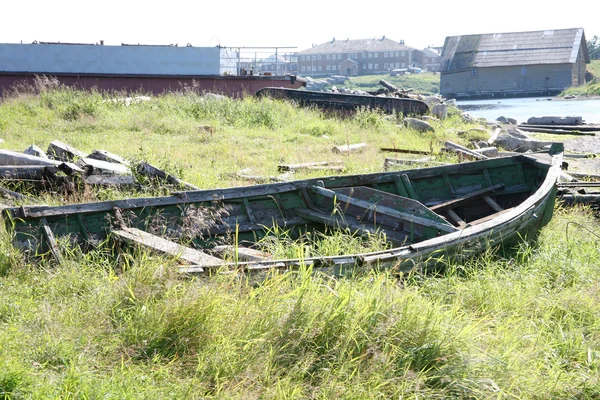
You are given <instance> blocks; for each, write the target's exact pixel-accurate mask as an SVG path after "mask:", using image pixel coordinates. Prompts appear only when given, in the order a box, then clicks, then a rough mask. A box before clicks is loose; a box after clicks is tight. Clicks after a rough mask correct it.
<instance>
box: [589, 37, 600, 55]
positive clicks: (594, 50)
mask: <svg viewBox="0 0 600 400" xmlns="http://www.w3.org/2000/svg"><path fill="white" fill-rule="evenodd" d="M587 48H588V53H589V54H590V60H600V39H599V38H598V36H594V37H593V38H591V39H590V40H588V42H587Z"/></svg>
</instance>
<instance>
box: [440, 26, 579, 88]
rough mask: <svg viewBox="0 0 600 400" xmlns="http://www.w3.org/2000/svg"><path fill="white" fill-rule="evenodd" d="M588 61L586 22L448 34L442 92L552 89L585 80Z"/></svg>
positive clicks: (575, 84) (442, 61)
mask: <svg viewBox="0 0 600 400" xmlns="http://www.w3.org/2000/svg"><path fill="white" fill-rule="evenodd" d="M589 62H590V57H589V54H588V50H587V45H586V40H585V34H584V31H583V29H582V28H573V29H560V30H547V31H535V32H511V33H490V34H481V35H466V36H449V37H447V38H446V40H445V42H444V49H443V51H442V59H441V70H440V71H441V77H440V93H441V94H442V95H443V96H445V97H454V98H460V97H463V98H484V97H488V98H489V97H499V96H506V97H515V96H536V95H553V94H557V93H560V92H561V91H562V90H564V89H566V88H568V87H570V86H578V85H581V84H583V83H585V70H586V63H589Z"/></svg>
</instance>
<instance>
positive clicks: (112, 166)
mask: <svg viewBox="0 0 600 400" xmlns="http://www.w3.org/2000/svg"><path fill="white" fill-rule="evenodd" d="M76 164H77V165H78V166H80V167H81V168H82V169H83V170H85V172H86V175H125V174H129V173H131V171H130V169H129V167H128V166H126V165H123V164H118V163H113V162H108V161H102V160H97V159H93V158H87V157H86V158H80V159H79V160H78V161H77V163H76Z"/></svg>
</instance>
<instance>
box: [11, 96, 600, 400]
mask: <svg viewBox="0 0 600 400" xmlns="http://www.w3.org/2000/svg"><path fill="white" fill-rule="evenodd" d="M44 87H45V88H46V89H44V90H45V91H42V92H39V91H38V92H36V93H33V92H32V93H28V94H24V93H21V94H19V95H15V96H13V97H10V98H6V99H4V100H3V101H2V103H1V104H0V124H1V126H0V129H1V132H0V137H2V139H4V140H5V143H4V144H3V146H4V147H5V148H7V149H12V150H22V149H24V148H25V147H27V146H28V145H30V144H36V145H38V146H40V147H42V148H45V147H46V146H47V145H48V143H49V142H50V141H51V140H53V139H59V140H61V141H63V142H66V143H69V144H72V145H74V146H76V147H78V148H80V149H81V150H84V151H91V150H93V149H97V148H103V149H106V150H108V151H111V152H114V153H117V154H120V155H122V156H126V157H128V158H131V159H140V158H143V159H146V160H148V161H150V162H153V163H156V164H157V165H163V166H166V167H168V168H172V170H173V171H174V172H177V173H179V174H181V175H183V176H182V177H183V178H185V179H186V180H187V181H189V182H191V183H193V184H195V185H198V186H200V187H204V188H212V187H224V186H232V185H240V184H248V182H245V181H240V180H239V179H238V178H235V177H234V176H233V175H231V173H233V172H236V171H237V170H239V169H241V168H251V169H252V170H253V171H254V172H255V173H256V174H264V175H274V174H276V168H277V165H278V164H279V163H280V162H294V163H295V162H308V161H341V162H343V164H344V165H346V166H347V168H348V170H347V172H346V173H363V172H372V171H379V170H381V167H382V164H383V159H384V157H385V156H386V155H385V154H382V153H379V151H378V148H379V147H393V146H394V145H395V146H397V147H404V148H413V149H420V150H429V149H430V146H432V147H433V149H434V150H435V151H437V150H438V149H439V148H440V146H441V145H442V143H443V141H444V140H448V139H450V140H453V141H456V142H461V140H462V139H461V138H459V137H458V136H457V134H456V133H455V132H457V131H459V130H466V129H467V128H469V127H471V126H470V125H465V124H464V123H463V122H462V121H461V120H460V119H459V118H458V117H452V118H451V119H449V120H446V121H444V122H438V123H435V125H436V128H437V129H436V132H435V133H433V134H432V133H427V134H423V133H417V132H415V131H412V130H408V129H406V128H402V127H398V126H397V123H398V121H397V120H395V119H392V120H390V119H388V118H387V117H386V116H384V115H381V114H379V113H375V112H372V111H369V110H362V111H361V112H360V113H358V114H357V115H356V116H354V117H347V118H343V119H340V118H337V117H333V116H327V115H323V114H322V113H320V112H318V111H316V110H305V109H298V108H296V107H295V106H293V105H291V104H289V103H283V102H279V101H272V100H268V99H261V100H255V99H252V98H248V99H245V100H243V101H240V100H231V99H215V98H207V97H202V96H199V95H197V94H194V93H189V92H188V93H178V94H168V95H164V96H159V97H154V98H152V99H151V100H150V101H147V102H139V103H133V104H131V105H130V106H125V105H124V104H123V103H122V102H113V101H107V100H109V96H107V95H104V94H100V93H92V94H86V93H81V92H76V91H72V90H70V89H65V88H47V86H44ZM208 128H211V129H208ZM356 142H366V143H368V145H369V147H368V148H367V149H366V150H365V152H364V153H362V154H358V155H351V156H345V157H344V156H337V155H334V154H332V153H331V147H332V146H333V145H338V144H345V143H356ZM313 175H314V174H313ZM306 176H309V175H308V174H307V173H304V174H299V175H298V178H302V177H306ZM132 195H139V194H135V193H127V192H115V193H112V194H111V196H112V197H113V198H119V197H120V198H123V197H130V196H132ZM90 196H91V197H90V199H94V198H95V196H99V194H98V193H92V194H90ZM44 200H45V201H47V202H63V201H65V200H67V201H69V199H64V198H61V197H59V196H58V195H54V196H48V197H47V198H45V199H44ZM590 232H592V233H590ZM598 234H599V232H598V229H597V219H596V217H595V216H594V215H593V214H592V213H591V212H590V211H589V210H586V209H568V210H563V209H560V208H558V209H557V210H556V215H555V217H554V219H553V220H552V222H551V223H550V225H548V226H547V227H546V228H544V230H543V231H542V234H541V237H540V240H539V242H538V243H537V245H532V244H530V245H526V244H523V245H521V246H519V247H518V248H516V249H506V250H504V251H498V250H497V249H489V251H488V252H486V253H485V254H483V255H482V256H480V257H477V258H475V259H472V260H470V261H469V262H467V263H464V264H455V265H450V266H448V269H447V270H446V271H444V272H443V273H440V274H438V275H435V276H433V275H425V274H423V273H422V272H420V271H415V272H413V273H412V274H409V275H406V276H403V277H400V278H399V277H396V276H390V275H388V274H386V273H385V272H377V273H375V272H366V273H364V274H362V275H360V276H357V277H355V278H352V279H349V278H346V279H335V278H332V277H330V276H326V275H318V274H313V273H312V271H311V270H310V269H306V270H300V271H298V272H295V273H289V274H281V275H277V274H275V275H273V276H271V277H270V279H266V280H261V281H250V280H247V279H245V278H244V277H242V276H236V275H217V276H213V277H209V278H201V279H190V280H187V279H182V278H181V277H178V276H177V275H176V274H175V273H174V268H173V267H174V264H173V261H171V260H168V259H164V258H160V257H156V256H153V255H151V254H148V253H145V252H140V251H135V252H131V253H128V254H121V255H120V258H119V259H114V258H113V257H111V256H110V255H109V254H106V253H105V250H100V249H99V250H96V251H92V252H91V253H87V254H81V253H80V252H78V251H77V250H76V249H73V250H71V251H70V252H68V253H67V254H65V259H66V261H65V263H64V264H62V265H54V264H53V263H52V262H50V261H47V262H43V263H41V264H32V263H27V262H26V261H25V260H24V259H23V257H22V255H20V254H19V253H18V252H16V251H15V250H14V249H13V247H12V246H11V244H10V241H9V238H8V237H7V235H6V234H3V235H2V238H1V240H0V290H1V292H2V295H1V296H0V354H2V356H1V357H0V395H1V396H3V397H4V398H11V399H19V398H240V399H242V398H243V399H247V398H267V399H268V398H273V399H281V398H401V397H402V398H404V397H411V398H413V397H414V398H417V397H418V398H490V397H493V398H504V397H511V398H595V397H598V396H599V395H600V378H599V376H600V374H598V369H599V367H600V318H599V316H600V289H599V288H598V285H597V279H598V276H599V273H600V249H599V247H598V237H597V235H598ZM276 239H277V240H273V242H272V243H265V245H269V246H272V247H271V250H272V251H273V252H278V251H279V252H282V254H283V253H285V252H288V251H292V252H295V253H296V254H297V253H300V252H302V251H305V249H306V246H307V245H309V248H312V249H313V250H311V251H319V252H322V254H336V253H338V254H339V253H341V252H348V251H351V250H358V251H361V250H362V249H370V248H374V247H375V248H378V247H381V246H385V244H384V243H381V238H379V237H377V236H374V237H371V238H369V239H368V240H367V241H363V240H359V239H358V238H357V237H354V236H353V235H345V234H343V233H338V234H334V235H333V236H328V237H321V236H319V237H315V238H313V239H311V241H310V243H309V242H303V243H300V242H293V241H290V240H288V239H287V237H286V233H285V232H284V231H282V232H277V238H276Z"/></svg>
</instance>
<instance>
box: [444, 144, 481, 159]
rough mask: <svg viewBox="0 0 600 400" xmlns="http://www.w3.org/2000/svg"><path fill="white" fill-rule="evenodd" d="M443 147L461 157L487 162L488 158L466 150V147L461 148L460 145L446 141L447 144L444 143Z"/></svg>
mask: <svg viewBox="0 0 600 400" xmlns="http://www.w3.org/2000/svg"><path fill="white" fill-rule="evenodd" d="M444 145H445V146H446V147H447V148H448V149H450V150H452V151H454V152H456V153H459V154H462V155H464V156H466V157H469V158H474V159H476V160H487V159H488V158H489V157H488V156H484V155H483V154H479V153H477V152H475V151H473V150H470V149H467V148H466V147H464V146H461V145H459V144H456V143H453V142H449V141H448V142H445V143H444Z"/></svg>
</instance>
